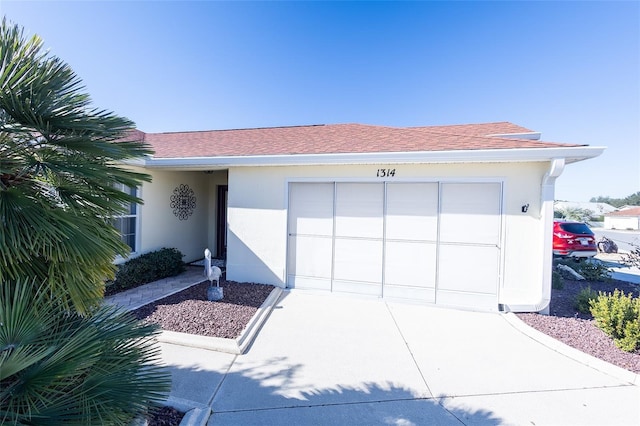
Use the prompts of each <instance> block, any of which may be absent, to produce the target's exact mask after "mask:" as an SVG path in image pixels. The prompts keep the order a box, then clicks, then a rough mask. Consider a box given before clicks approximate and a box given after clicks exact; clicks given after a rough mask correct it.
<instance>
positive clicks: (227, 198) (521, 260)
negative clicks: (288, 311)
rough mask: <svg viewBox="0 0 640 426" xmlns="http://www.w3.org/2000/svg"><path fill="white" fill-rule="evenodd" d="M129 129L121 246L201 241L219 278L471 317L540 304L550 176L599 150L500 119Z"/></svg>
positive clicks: (544, 294) (546, 285)
mask: <svg viewBox="0 0 640 426" xmlns="http://www.w3.org/2000/svg"><path fill="white" fill-rule="evenodd" d="M137 135H138V137H140V138H143V139H144V140H145V141H146V142H147V143H148V144H149V145H150V146H151V147H152V148H153V150H154V151H155V154H154V155H152V156H149V157H148V158H145V159H143V160H141V161H139V162H137V163H135V165H132V166H134V167H136V168H140V169H142V170H143V171H144V172H146V173H149V174H150V175H151V176H152V178H153V181H152V182H151V183H145V184H144V185H143V186H142V188H139V195H140V196H141V198H142V199H143V200H144V204H143V205H141V206H139V208H137V209H132V211H131V212H132V214H131V215H129V216H127V217H125V218H123V221H122V222H121V223H122V224H123V228H122V230H123V234H125V235H126V237H127V238H128V241H129V242H130V244H131V245H132V248H133V251H134V255H135V254H136V253H144V252H148V251H151V250H155V249H159V248H161V247H176V248H178V249H179V250H181V251H182V252H183V253H184V254H185V261H187V262H189V261H195V260H197V259H201V258H202V257H203V251H204V249H205V248H207V247H208V248H210V249H211V251H212V252H213V253H214V254H217V255H218V256H225V255H226V267H227V278H228V279H229V280H235V281H240V282H257V283H264V284H273V285H276V286H280V287H286V288H291V289H300V290H310V291H319V292H333V293H340V294H350V295H358V296H361V297H378V298H386V299H389V300H406V301H411V302H421V303H430V304H435V305H442V306H450V307H459V308H465V309H474V310H486V311H498V310H504V311H544V310H545V309H547V307H548V303H549V299H550V295H551V260H552V253H551V238H552V234H551V230H552V222H553V201H554V184H555V181H556V179H557V178H558V177H559V176H560V175H561V173H562V171H563V169H564V167H565V166H566V165H567V164H570V163H573V162H577V161H582V160H586V159H589V158H593V157H596V156H598V155H600V154H601V153H602V152H603V150H604V148H603V147H590V146H585V145H576V144H563V143H549V142H542V141H540V140H539V139H540V133H538V132H534V131H532V130H529V129H526V128H523V127H520V126H518V125H515V124H511V123H508V122H500V123H485V124H468V125H451V126H428V127H411V128H396V127H384V126H372V125H362V124H335V125H313V126H293V127H277V128H259V129H240V130H216V131H199V132H178V133H146V134H145V133H142V132H138V133H137Z"/></svg>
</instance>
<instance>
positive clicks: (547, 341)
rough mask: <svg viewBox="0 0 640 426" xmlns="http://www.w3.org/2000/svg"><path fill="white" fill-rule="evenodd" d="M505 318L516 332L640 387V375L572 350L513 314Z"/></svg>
mask: <svg viewBox="0 0 640 426" xmlns="http://www.w3.org/2000/svg"><path fill="white" fill-rule="evenodd" d="M503 318H504V319H505V320H506V321H507V322H508V323H509V324H510V325H511V326H512V327H513V328H515V329H516V330H518V331H520V332H521V333H523V334H526V335H527V336H529V337H530V338H532V339H533V340H535V341H537V342H538V343H540V344H543V345H545V346H546V347H548V348H550V349H552V350H554V351H556V352H558V353H560V354H562V355H564V356H566V357H568V358H571V359H573V360H575V361H577V362H580V363H582V364H584V365H587V366H589V367H591V368H593V369H594V370H597V371H600V372H602V373H605V374H608V375H609V376H612V377H615V378H617V379H619V380H622V381H625V382H628V383H630V384H632V385H635V386H640V374H635V373H633V372H631V371H629V370H625V369H624V368H621V367H618V366H617V365H613V364H610V363H608V362H606V361H603V360H601V359H599V358H596V357H594V356H592V355H589V354H586V353H584V352H582V351H580V350H578V349H576V348H572V347H571V346H569V345H567V344H565V343H562V342H561V341H559V340H556V339H554V338H553V337H551V336H548V335H546V334H544V333H543V332H541V331H538V330H536V329H535V328H533V327H531V326H529V325H528V324H526V323H525V322H524V321H522V320H521V319H520V318H518V316H517V315H516V314H515V313H513V312H507V313H505V314H503Z"/></svg>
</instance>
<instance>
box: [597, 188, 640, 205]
mask: <svg viewBox="0 0 640 426" xmlns="http://www.w3.org/2000/svg"><path fill="white" fill-rule="evenodd" d="M589 201H590V202H592V203H607V204H610V205H612V206H613V207H622V206H640V191H638V192H636V193H635V194H631V195H629V196H627V197H625V198H611V197H603V196H602V195H598V196H597V197H592V198H591V199H590V200H589Z"/></svg>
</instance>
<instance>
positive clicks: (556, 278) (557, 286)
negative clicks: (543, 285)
mask: <svg viewBox="0 0 640 426" xmlns="http://www.w3.org/2000/svg"><path fill="white" fill-rule="evenodd" d="M551 288H553V289H554V290H562V289H563V288H564V278H562V274H561V273H560V272H558V271H553V273H552V274H551Z"/></svg>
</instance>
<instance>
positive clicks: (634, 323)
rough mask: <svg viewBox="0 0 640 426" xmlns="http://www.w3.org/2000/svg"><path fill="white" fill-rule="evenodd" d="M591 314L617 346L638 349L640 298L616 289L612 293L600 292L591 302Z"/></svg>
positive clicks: (629, 349)
mask: <svg viewBox="0 0 640 426" xmlns="http://www.w3.org/2000/svg"><path fill="white" fill-rule="evenodd" d="M591 314H592V315H593V317H594V318H595V320H596V324H597V326H598V327H599V328H600V329H602V331H604V332H605V333H606V334H607V335H609V336H610V337H612V338H613V341H614V343H615V344H616V346H617V347H619V348H620V349H622V350H623V351H627V352H633V351H635V350H636V349H640V298H637V297H636V298H634V297H632V295H631V293H629V294H628V295H627V296H625V294H624V292H621V291H620V290H618V289H616V290H615V291H614V292H613V294H611V293H609V294H605V293H600V295H599V296H598V298H597V299H596V300H594V301H593V302H592V303H591Z"/></svg>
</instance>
